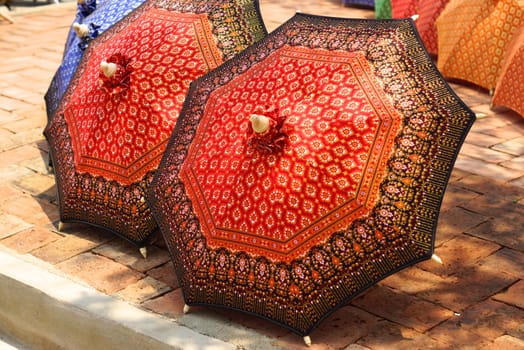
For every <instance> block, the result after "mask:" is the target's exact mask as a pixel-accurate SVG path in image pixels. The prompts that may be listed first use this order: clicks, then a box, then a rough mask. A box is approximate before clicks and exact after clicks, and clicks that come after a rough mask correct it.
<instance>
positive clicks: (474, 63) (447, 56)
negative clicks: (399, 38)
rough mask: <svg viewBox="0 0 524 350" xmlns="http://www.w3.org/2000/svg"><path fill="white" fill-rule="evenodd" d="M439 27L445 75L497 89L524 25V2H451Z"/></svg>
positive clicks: (441, 18)
mask: <svg viewBox="0 0 524 350" xmlns="http://www.w3.org/2000/svg"><path fill="white" fill-rule="evenodd" d="M436 25H437V30H438V40H439V49H438V52H439V56H438V67H439V70H440V71H441V72H442V74H443V75H444V76H446V77H448V78H455V79H460V80H465V81H468V82H471V83H474V84H476V85H478V86H481V87H483V88H485V89H488V90H493V89H494V88H495V84H496V82H497V79H498V77H499V75H500V73H501V71H502V61H503V57H504V53H505V51H506V49H507V47H508V44H509V42H510V41H511V38H512V37H513V35H514V33H515V31H516V30H517V28H518V27H520V26H521V25H524V2H523V1H522V0H451V1H450V2H449V4H448V6H446V8H445V9H444V11H443V12H442V13H441V14H440V16H439V18H438V19H437V22H436Z"/></svg>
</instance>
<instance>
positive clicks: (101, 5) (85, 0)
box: [45, 0, 145, 120]
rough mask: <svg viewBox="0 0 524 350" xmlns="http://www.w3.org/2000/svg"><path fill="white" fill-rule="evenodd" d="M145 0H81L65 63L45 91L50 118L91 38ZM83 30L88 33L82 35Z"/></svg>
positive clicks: (48, 116)
mask: <svg viewBox="0 0 524 350" xmlns="http://www.w3.org/2000/svg"><path fill="white" fill-rule="evenodd" d="M144 1H145V0H126V1H110V0H102V1H95V0H80V1H79V2H78V11H77V15H76V18H75V22H74V23H73V25H72V26H71V32H70V33H69V36H68V38H67V40H66V45H65V48H64V56H63V58H62V63H61V64H60V66H59V67H58V70H57V71H56V73H55V75H54V77H53V80H52V81H51V84H50V86H49V88H48V90H47V93H46V95H45V102H46V109H47V119H48V120H49V119H51V118H52V116H53V114H54V113H55V112H56V110H57V108H58V106H59V103H60V100H61V99H62V96H63V95H64V93H65V91H66V89H67V86H68V85H69V82H70V81H71V78H72V77H73V75H74V73H75V71H76V67H77V66H78V63H79V62H80V59H81V58H82V55H83V53H84V50H85V48H86V47H87V45H88V43H89V41H91V40H92V39H94V38H95V37H96V36H98V35H99V34H101V33H103V32H104V31H106V30H107V29H108V28H110V27H111V26H112V25H113V24H115V23H116V22H118V21H120V20H121V19H122V18H123V17H125V16H126V15H127V14H128V13H129V12H131V11H132V10H134V9H135V8H137V7H138V6H140V5H141V4H142V3H143V2H144ZM77 33H78V34H77ZM80 34H84V35H83V36H82V37H80V36H79V35H80Z"/></svg>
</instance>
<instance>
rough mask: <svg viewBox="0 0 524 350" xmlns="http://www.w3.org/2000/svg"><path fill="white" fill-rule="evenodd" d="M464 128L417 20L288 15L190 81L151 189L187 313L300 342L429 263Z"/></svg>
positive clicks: (461, 110)
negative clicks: (241, 314) (222, 314)
mask: <svg viewBox="0 0 524 350" xmlns="http://www.w3.org/2000/svg"><path fill="white" fill-rule="evenodd" d="M473 119H474V116H473V113H472V112H471V111H470V110H469V109H468V108H467V107H466V106H465V105H464V104H463V103H462V102H461V101H460V100H459V98H458V97H457V96H456V95H455V94H454V93H453V92H452V90H451V89H450V88H449V86H448V85H447V84H446V82H445V81H444V80H443V79H442V77H441V76H440V75H439V73H438V71H437V70H436V68H435V66H434V65H433V63H432V61H431V60H430V58H429V56H428V54H427V52H426V51H425V50H424V48H423V47H422V45H421V43H420V41H419V40H418V36H417V34H416V29H415V27H414V25H413V22H412V20H410V19H404V20H386V21H377V20H357V19H335V18H326V17H318V16H311V15H306V14H297V15H295V16H294V17H293V18H292V19H290V20H289V21H288V22H286V23H285V24H283V25H282V26H281V27H279V28H277V29H276V30H275V31H273V32H271V33H270V34H269V35H268V36H267V37H265V38H264V39H262V40H261V41H259V42H258V43H256V44H255V45H253V46H251V47H250V48H248V49H246V50H245V51H244V52H242V53H241V54H240V55H238V56H236V57H235V58H234V59H232V60H231V61H229V62H227V63H225V64H224V65H222V66H221V67H219V68H217V69H215V70H213V71H212V72H210V73H208V74H206V75H205V76H203V77H201V78H199V79H197V80H196V81H195V82H193V83H192V85H191V87H190V89H189V92H188V96H187V98H186V102H185V104H184V107H183V109H182V112H181V116H180V118H179V120H178V122H177V125H176V127H175V130H174V132H173V135H172V136H171V139H170V142H169V145H168V147H167V149H166V152H165V153H164V157H163V159H162V161H161V164H160V166H159V168H158V171H157V173H156V175H155V177H154V180H153V183H152V185H151V187H150V190H149V194H148V197H147V199H148V202H149V203H150V204H151V207H152V210H153V213H154V216H155V218H156V219H157V222H158V223H159V226H160V228H161V232H162V234H163V236H164V238H165V241H166V242H167V243H166V244H167V247H168V249H169V251H170V252H171V255H172V257H173V259H174V266H175V270H176V272H177V275H178V277H179V281H181V286H182V289H183V293H184V298H185V301H186V303H187V304H188V305H191V304H203V305H217V306H223V307H228V308H233V309H238V310H243V311H245V312H248V313H252V314H255V315H259V316H262V317H265V318H268V319H270V320H273V321H275V322H277V323H279V324H281V325H283V326H285V327H287V328H289V329H291V330H293V331H295V332H296V333H298V334H301V335H307V334H309V333H310V332H311V331H312V330H313V328H314V327H315V326H316V325H317V324H318V323H319V322H320V321H321V320H322V319H323V318H325V317H326V316H327V315H328V314H329V313H331V312H332V311H334V310H335V309H336V308H338V307H340V306H341V305H344V304H345V303H346V302H347V301H348V300H350V299H351V298H352V297H354V296H355V295H357V294H358V293H360V292H361V291H363V290H364V289H366V288H368V287H369V286H371V285H373V284H374V283H376V282H377V281H379V280H380V279H382V278H384V277H385V276H387V275H389V274H391V273H393V272H395V271H398V270H399V269H401V268H403V267H406V266H409V265H411V264H414V263H416V262H418V261H421V260H424V259H426V258H429V257H430V256H431V255H432V251H433V242H434V234H435V227H436V221H437V216H438V211H439V205H440V200H441V198H442V196H443V193H444V189H445V187H446V183H447V179H448V177H449V174H450V172H451V168H452V165H453V162H454V159H455V157H456V154H457V152H458V148H459V146H460V145H461V143H462V141H463V139H464V137H465V134H466V132H467V130H468V129H469V127H470V125H471V123H472V121H473Z"/></svg>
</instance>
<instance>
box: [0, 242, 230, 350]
mask: <svg viewBox="0 0 524 350" xmlns="http://www.w3.org/2000/svg"><path fill="white" fill-rule="evenodd" d="M41 265H42V264H40V266H39V264H37V263H35V262H32V261H31V262H30V261H29V260H28V259H27V258H26V256H21V255H17V254H16V253H13V252H6V251H5V250H0V328H1V329H2V330H3V332H4V333H6V334H7V335H8V336H10V337H12V338H13V339H17V340H19V341H20V342H21V343H22V344H23V345H25V346H27V347H29V348H31V349H78V350H81V349H155V350H156V349H159V350H161V349H184V350H191V349H205V350H222V349H224V350H225V349H228V350H232V349H236V346H235V345H233V344H230V343H226V342H223V341H220V340H217V339H214V338H211V337H208V336H205V335H203V334H200V333H197V332H195V331H193V330H191V329H189V328H187V327H184V326H181V325H179V324H176V323H175V322H173V321H171V320H168V319H164V318H162V317H159V316H156V315H152V314H150V313H148V312H146V311H143V310H140V309H138V308H136V307H134V306H132V305H130V304H128V303H125V302H123V301H121V300H117V299H115V298H112V297H110V296H107V295H104V294H102V293H99V292H98V291H96V290H94V289H92V288H90V287H88V286H84V285H81V284H79V283H77V282H74V281H72V280H70V279H68V278H66V277H63V276H61V275H59V274H58V273H55V272H53V271H51V270H50V269H48V268H46V267H44V266H41Z"/></svg>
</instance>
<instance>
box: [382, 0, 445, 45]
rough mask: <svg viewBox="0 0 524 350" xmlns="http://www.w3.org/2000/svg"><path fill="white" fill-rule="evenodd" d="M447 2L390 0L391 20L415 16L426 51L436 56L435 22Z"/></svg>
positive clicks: (435, 0) (441, 0)
mask: <svg viewBox="0 0 524 350" xmlns="http://www.w3.org/2000/svg"><path fill="white" fill-rule="evenodd" d="M448 2H449V0H392V1H391V8H392V16H393V18H408V17H413V16H416V17H415V18H416V20H415V25H416V27H417V30H418V32H419V35H420V38H421V39H422V42H423V43H424V46H425V47H426V50H427V51H428V52H429V53H431V54H433V55H436V54H437V49H438V40H437V28H436V26H435V21H436V20H437V17H438V16H439V15H440V13H441V12H442V11H443V10H444V8H445V7H446V5H447V3H448Z"/></svg>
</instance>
